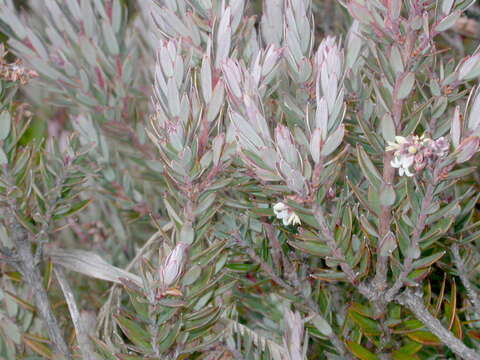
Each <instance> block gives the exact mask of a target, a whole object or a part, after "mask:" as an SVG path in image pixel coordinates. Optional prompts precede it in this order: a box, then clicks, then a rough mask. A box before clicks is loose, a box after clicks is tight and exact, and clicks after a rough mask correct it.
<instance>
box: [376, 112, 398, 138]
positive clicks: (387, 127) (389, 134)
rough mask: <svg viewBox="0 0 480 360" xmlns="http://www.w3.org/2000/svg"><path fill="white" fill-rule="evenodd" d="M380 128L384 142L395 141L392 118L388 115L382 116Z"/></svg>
mask: <svg viewBox="0 0 480 360" xmlns="http://www.w3.org/2000/svg"><path fill="white" fill-rule="evenodd" d="M380 126H381V128H382V135H383V138H384V139H385V141H391V142H394V141H395V135H396V134H395V124H394V122H393V118H392V116H391V115H390V114H389V113H385V115H383V117H382V120H381V123H380Z"/></svg>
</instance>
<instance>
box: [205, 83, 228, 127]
mask: <svg viewBox="0 0 480 360" xmlns="http://www.w3.org/2000/svg"><path fill="white" fill-rule="evenodd" d="M224 102H225V91H224V87H223V83H222V82H220V81H219V82H218V83H217V85H216V86H215V89H214V90H213V96H212V97H211V99H210V103H209V104H208V109H207V120H208V122H209V123H210V122H212V121H213V120H215V119H216V117H217V116H218V113H219V112H220V109H221V108H222V107H223V105H224Z"/></svg>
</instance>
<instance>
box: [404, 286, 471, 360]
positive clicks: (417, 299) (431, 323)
mask: <svg viewBox="0 0 480 360" xmlns="http://www.w3.org/2000/svg"><path fill="white" fill-rule="evenodd" d="M396 301H397V302H398V303H399V304H400V305H403V306H405V307H407V308H408V309H409V310H410V311H411V312H412V313H413V314H414V315H415V317H416V318H417V319H418V320H420V321H421V322H422V323H423V324H424V325H425V326H426V327H427V328H428V329H429V330H430V331H431V332H432V333H433V334H434V335H436V336H437V337H438V338H439V339H440V341H441V342H442V343H443V344H445V345H446V346H448V347H449V348H450V350H452V351H453V352H454V353H455V354H456V355H457V356H459V357H460V358H462V359H465V360H478V359H480V354H479V353H477V352H475V351H474V350H473V349H470V348H469V347H467V346H466V345H465V344H464V343H463V342H462V341H461V340H460V339H458V338H456V337H455V336H454V335H453V334H452V333H451V332H450V331H448V330H447V329H446V328H445V327H444V326H443V325H442V323H441V322H440V321H439V320H438V319H437V318H435V317H434V316H433V315H432V314H430V312H429V311H428V309H427V308H426V307H425V304H424V303H423V300H422V297H421V296H418V295H416V294H414V292H413V291H412V290H411V289H407V290H405V291H404V292H403V293H402V294H400V295H399V296H398V297H397V298H396Z"/></svg>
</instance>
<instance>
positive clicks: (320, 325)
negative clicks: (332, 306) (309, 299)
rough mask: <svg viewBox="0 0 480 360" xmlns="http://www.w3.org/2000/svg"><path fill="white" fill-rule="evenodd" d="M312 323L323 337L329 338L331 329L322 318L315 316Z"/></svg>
mask: <svg viewBox="0 0 480 360" xmlns="http://www.w3.org/2000/svg"><path fill="white" fill-rule="evenodd" d="M312 323H313V325H315V327H316V328H317V330H318V331H320V332H321V333H322V334H323V335H325V336H330V335H331V334H332V327H331V326H330V324H329V323H328V322H327V321H326V320H325V319H324V318H323V317H321V316H319V315H315V316H314V318H313V319H312Z"/></svg>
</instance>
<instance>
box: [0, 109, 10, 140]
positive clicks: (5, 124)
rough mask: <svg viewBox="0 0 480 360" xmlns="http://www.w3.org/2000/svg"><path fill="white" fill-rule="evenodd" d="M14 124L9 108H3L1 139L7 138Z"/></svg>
mask: <svg viewBox="0 0 480 360" xmlns="http://www.w3.org/2000/svg"><path fill="white" fill-rule="evenodd" d="M11 124H12V119H11V116H10V113H9V112H8V111H7V110H3V111H2V113H0V140H5V139H6V138H7V136H8V134H10V126H11Z"/></svg>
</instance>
